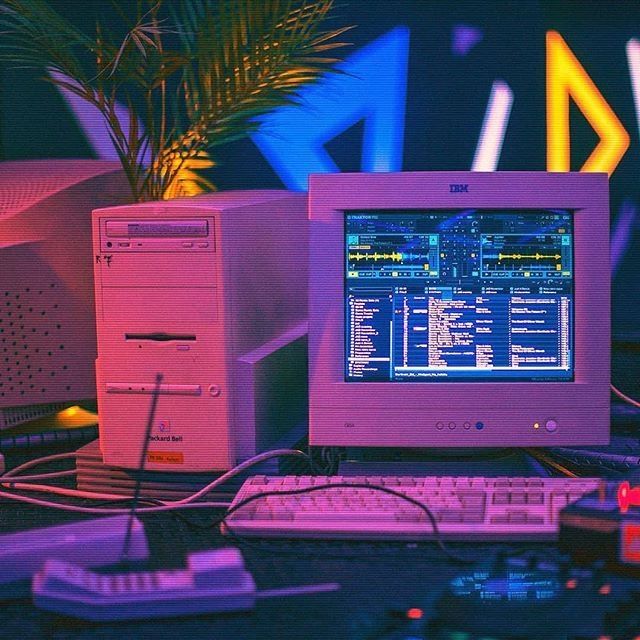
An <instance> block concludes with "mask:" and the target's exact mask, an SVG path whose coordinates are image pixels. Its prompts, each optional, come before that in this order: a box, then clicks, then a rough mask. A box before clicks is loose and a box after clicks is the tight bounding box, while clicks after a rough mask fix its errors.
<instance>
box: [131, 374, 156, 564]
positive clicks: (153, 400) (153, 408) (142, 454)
mask: <svg viewBox="0 0 640 640" xmlns="http://www.w3.org/2000/svg"><path fill="white" fill-rule="evenodd" d="M162 377H163V376H162V374H161V373H157V374H156V386H155V388H154V389H153V396H152V398H151V408H150V409H149V417H148V418H147V426H146V428H145V430H144V440H143V441H142V447H141V449H140V463H139V464H138V476H137V477H136V484H135V488H134V490H133V501H132V503H131V512H130V514H129V521H128V523H127V530H126V533H125V536H124V545H123V547H122V558H121V560H122V561H123V562H126V561H127V560H128V559H129V545H130V544H131V534H132V533H133V520H134V518H135V514H136V507H137V506H138V500H139V498H140V490H141V488H142V472H143V471H144V465H145V462H146V460H147V451H148V449H149V436H150V435H151V429H152V428H153V418H154V416H155V414H156V406H157V404H158V398H159V396H160V384H161V383H162Z"/></svg>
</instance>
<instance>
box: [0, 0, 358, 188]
mask: <svg viewBox="0 0 640 640" xmlns="http://www.w3.org/2000/svg"><path fill="white" fill-rule="evenodd" d="M0 2H1V4H0V35H2V43H0V61H3V62H8V63H10V64H11V65H13V66H16V67H29V68H36V69H41V70H43V71H48V72H49V73H48V78H47V79H48V80H49V81H50V82H52V83H54V84H57V85H58V86H60V87H61V88H63V89H65V90H67V91H70V92H72V93H73V94H75V95H77V96H79V97H81V98H82V99H84V100H86V101H88V102H90V103H91V104H92V105H93V106H95V107H96V108H97V109H98V110H99V111H100V113H101V114H102V116H103V118H104V121H105V123H106V125H107V128H108V131H109V135H110V138H111V140H112V142H113V145H114V148H115V149H116V152H117V154H118V157H119V158H120V161H121V163H122V166H123V169H124V171H125V173H126V175H127V178H128V180H129V183H130V184H131V189H132V193H133V195H134V198H135V199H136V200H149V199H159V198H161V197H166V196H167V195H176V194H183V195H184V194H189V193H194V192H196V191H197V190H199V189H211V188H213V185H211V184H210V183H209V182H208V181H206V180H205V179H204V178H202V177H200V176H199V175H198V174H197V173H195V171H196V170H198V169H203V168H209V167H211V166H213V165H214V163H213V161H212V160H211V159H210V157H209V156H208V154H207V149H208V148H210V147H214V146H219V145H221V144H225V143H228V142H231V141H234V140H237V139H239V138H242V137H244V136H246V135H247V134H248V133H250V132H251V131H253V130H255V129H256V128H257V127H258V126H259V117H260V116H262V115H264V114H265V113H267V112H269V111H271V110H273V109H276V108H278V107H281V106H284V105H287V104H292V103H295V102H296V100H297V93H298V91H299V90H300V88H301V87H302V86H303V85H305V84H308V83H312V82H315V81H317V80H318V79H320V78H321V77H322V76H323V74H325V73H326V72H327V71H328V70H332V69H331V65H333V64H335V63H336V62H337V61H338V59H337V58H334V57H333V55H332V53H328V52H333V51H334V50H336V49H339V48H341V47H344V46H346V43H345V42H342V41H341V40H339V38H340V37H341V36H342V35H343V34H344V33H346V32H347V31H348V30H349V29H350V27H340V28H337V29H333V30H326V28H324V26H323V25H324V23H325V21H326V18H327V17H328V16H329V14H330V11H331V9H332V7H333V4H334V0H171V2H166V1H165V0H137V1H136V2H135V3H134V2H131V3H129V4H124V5H123V4H122V3H118V2H116V0H112V4H113V8H114V10H115V11H116V13H117V15H118V17H119V21H118V22H117V25H116V26H114V25H112V28H111V29H107V28H105V26H104V25H103V24H101V23H100V21H98V23H97V25H96V29H95V34H93V35H87V34H85V33H84V32H82V31H80V30H79V29H77V28H76V27H75V26H73V24H72V23H71V22H69V21H68V20H66V19H65V18H64V17H63V16H62V15H60V14H58V13H57V12H56V11H54V10H53V9H52V8H51V7H50V6H49V5H48V4H47V2H46V1H45V0H0ZM114 29H115V31H114ZM118 29H119V31H118ZM175 41H177V42H175ZM168 42H171V46H167V43H168ZM333 71H335V70H333ZM119 103H121V104H125V105H126V106H127V108H128V109H129V117H128V122H127V123H123V122H120V120H119V119H118V112H119V110H120V108H119V106H118V105H119Z"/></svg>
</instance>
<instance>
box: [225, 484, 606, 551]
mask: <svg viewBox="0 0 640 640" xmlns="http://www.w3.org/2000/svg"><path fill="white" fill-rule="evenodd" d="M599 484H600V480H598V479H595V478H532V477H530V478H504V477H500V478H488V477H434V476H427V477H408V476H397V477H391V476H384V477H380V476H367V477H362V476H254V477H252V478H249V479H247V480H246V482H245V483H244V484H243V485H242V487H241V489H240V491H239V492H238V494H237V495H236V497H235V499H234V501H233V503H232V505H231V507H230V509H233V507H234V506H235V505H237V504H239V503H240V502H241V501H243V500H246V499H247V498H250V497H251V496H256V495H259V494H263V493H270V494H275V495H269V496H266V497H263V498H256V499H253V500H252V501H251V502H249V503H247V504H246V505H244V506H242V507H240V508H239V509H238V510H237V511H234V512H233V513H230V514H229V515H228V516H227V517H226V519H225V525H224V526H223V530H228V531H230V532H231V533H234V534H237V535H242V536H254V537H272V538H273V537H280V538H282V537H285V538H323V539H337V538H343V539H352V540H424V539H429V538H433V537H435V536H434V527H433V524H432V522H431V521H430V518H429V516H428V514H427V513H426V511H425V510H423V509H421V508H420V507H418V506H417V505H415V504H412V503H411V502H409V501H408V500H405V499H403V498H402V497H400V496H395V495H392V494H391V493H385V492H383V491H381V490H377V489H375V488H374V487H384V488H386V489H388V490H389V491H390V492H391V491H396V492H399V493H402V494H403V495H405V496H408V497H409V498H412V499H413V500H415V501H417V502H419V503H420V504H423V505H425V506H426V507H428V509H429V511H430V512H431V513H432V514H433V517H434V518H435V520H436V522H437V526H438V530H439V533H440V536H441V537H442V538H445V539H449V540H550V539H554V538H555V537H556V536H557V533H558V514H559V512H560V510H561V509H562V508H563V507H565V506H566V505H567V504H569V503H571V502H574V501H575V500H578V499H579V498H580V497H582V496H583V495H584V494H586V493H590V492H592V491H595V490H596V489H597V488H598V487H599ZM326 485H330V487H327V488H322V489H321V488H319V487H321V486H325V487H326ZM353 485H357V486H353ZM307 489H311V490H310V491H308V492H307V491H306V490H307ZM286 491H299V492H300V493H298V494H296V495H278V493H281V492H286Z"/></svg>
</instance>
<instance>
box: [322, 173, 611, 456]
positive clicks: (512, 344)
mask: <svg viewBox="0 0 640 640" xmlns="http://www.w3.org/2000/svg"><path fill="white" fill-rule="evenodd" d="M309 216H310V223H311V226H310V291H309V295H310V297H309V305H310V309H309V313H310V319H309V348H310V352H309V370H310V443H311V444H312V445H320V446H358V447H363V446H364V447H412V448H422V447H496V446H501V447H505V446H508V447H512V446H555V445H587V444H603V443H606V442H608V439H609V375H610V371H609V369H610V364H609V359H610V308H609V299H610V291H609V289H610V277H609V273H610V271H609V249H608V244H609V243H608V238H609V209H608V182H607V176H606V175H604V174H594V173H591V174H587V173H543V172H496V173H470V172H424V173H423V172H407V173H388V174H375V173H371V174H348V173H345V174H327V175H313V176H311V177H310V183H309Z"/></svg>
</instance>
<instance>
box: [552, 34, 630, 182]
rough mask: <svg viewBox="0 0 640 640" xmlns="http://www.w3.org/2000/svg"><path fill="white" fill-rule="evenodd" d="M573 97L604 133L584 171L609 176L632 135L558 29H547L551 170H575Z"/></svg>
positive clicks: (597, 130)
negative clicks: (570, 112) (573, 165)
mask: <svg viewBox="0 0 640 640" xmlns="http://www.w3.org/2000/svg"><path fill="white" fill-rule="evenodd" d="M569 96H571V97H572V98H573V100H574V102H575V103H576V105H577V106H578V108H579V109H580V111H581V112H582V113H583V114H584V116H585V118H586V119H587V120H588V122H589V124H590V125H591V126H592V127H593V129H594V131H595V132H596V133H597V134H598V136H600V142H598V144H597V145H596V148H595V149H594V150H593V152H592V153H591V155H590V156H589V157H588V158H587V161H586V162H585V163H584V165H583V166H582V169H581V171H606V172H607V173H608V174H609V175H611V174H612V173H613V171H614V170H615V168H616V167H617V166H618V162H620V159H621V158H622V156H623V155H624V153H625V151H626V150H627V149H628V148H629V134H628V133H627V132H626V130H625V128H624V127H623V126H622V123H621V122H620V120H618V117H617V116H616V114H615V113H614V112H613V110H612V109H611V107H610V106H609V105H608V104H607V102H606V100H605V99H604V98H603V97H602V94H601V93H600V91H598V88H597V87H596V85H595V84H594V83H593V80H591V78H590V77H589V76H588V75H587V72H586V71H585V70H584V67H583V66H582V65H581V64H580V62H579V61H578V59H577V58H576V57H575V55H573V52H572V51H571V49H569V47H568V46H567V43H566V42H565V41H564V40H563V38H562V36H561V35H560V34H559V33H558V32H557V31H548V32H547V171H570V170H571V166H570V165H571V154H570V150H571V140H570V133H569Z"/></svg>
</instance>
